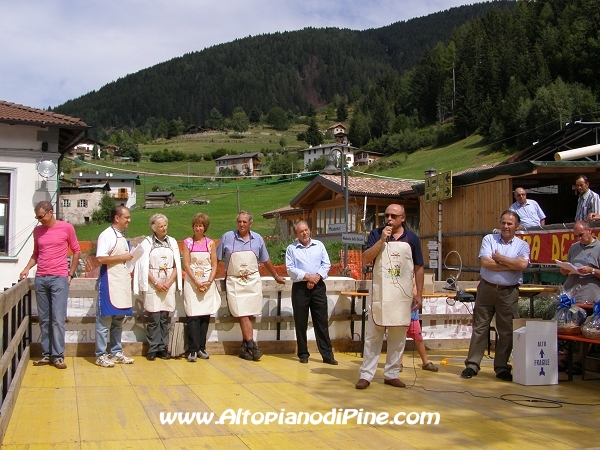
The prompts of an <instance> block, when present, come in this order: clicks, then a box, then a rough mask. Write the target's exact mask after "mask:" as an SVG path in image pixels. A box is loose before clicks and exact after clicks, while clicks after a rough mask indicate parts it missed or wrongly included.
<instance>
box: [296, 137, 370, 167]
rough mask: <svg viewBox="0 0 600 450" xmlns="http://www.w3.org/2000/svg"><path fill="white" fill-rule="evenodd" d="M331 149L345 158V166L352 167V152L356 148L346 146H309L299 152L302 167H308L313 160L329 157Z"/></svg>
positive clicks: (334, 144) (333, 144)
mask: <svg viewBox="0 0 600 450" xmlns="http://www.w3.org/2000/svg"><path fill="white" fill-rule="evenodd" d="M333 149H338V150H339V151H341V152H342V153H343V154H344V157H345V158H346V164H345V165H346V166H347V167H352V166H353V165H354V152H355V151H356V150H358V149H357V148H356V147H352V146H351V145H347V144H336V143H332V144H321V145H316V146H314V147H313V146H310V147H308V148H305V149H303V150H300V151H301V152H302V154H303V157H304V167H305V168H306V167H308V165H309V164H310V163H311V162H313V161H314V160H315V159H319V158H321V157H325V158H326V157H327V156H329V155H330V153H331V152H332V150H333Z"/></svg>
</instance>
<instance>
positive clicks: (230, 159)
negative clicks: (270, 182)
mask: <svg viewBox="0 0 600 450" xmlns="http://www.w3.org/2000/svg"><path fill="white" fill-rule="evenodd" d="M260 156H261V154H260V153H258V152H257V153H244V154H242V155H225V156H221V157H220V158H217V159H215V164H216V166H215V173H216V174H219V172H220V171H221V170H222V169H230V170H237V171H238V172H239V174H240V175H245V176H256V175H260V173H261V168H260Z"/></svg>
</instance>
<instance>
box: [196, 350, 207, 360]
mask: <svg viewBox="0 0 600 450" xmlns="http://www.w3.org/2000/svg"><path fill="white" fill-rule="evenodd" d="M198 358H202V359H208V358H210V356H209V355H208V353H206V351H205V350H198Z"/></svg>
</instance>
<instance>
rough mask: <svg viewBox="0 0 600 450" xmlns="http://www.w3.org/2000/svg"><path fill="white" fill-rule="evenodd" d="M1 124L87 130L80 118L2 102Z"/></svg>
mask: <svg viewBox="0 0 600 450" xmlns="http://www.w3.org/2000/svg"><path fill="white" fill-rule="evenodd" d="M0 122H1V123H11V124H30V125H44V126H47V125H56V126H61V127H68V128H71V127H74V128H87V127H88V126H87V124H86V123H85V122H84V121H83V120H81V119H78V118H75V117H70V116H65V115H63V114H56V113H53V112H51V111H45V110H43V109H36V108H31V107H29V106H24V105H19V104H17V103H11V102H6V101H3V100H0Z"/></svg>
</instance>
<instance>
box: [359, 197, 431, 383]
mask: <svg viewBox="0 0 600 450" xmlns="http://www.w3.org/2000/svg"><path fill="white" fill-rule="evenodd" d="M405 220H406V213H405V211H404V207H403V206H402V205H396V204H392V205H389V206H388V207H387V208H386V210H385V221H386V223H385V226H384V227H380V228H375V229H374V230H372V231H371V234H370V235H369V240H368V241H367V246H366V247H365V251H364V252H363V263H364V264H369V263H371V262H373V295H372V296H371V308H370V311H369V320H368V322H367V329H366V337H365V349H364V357H363V363H362V366H361V367H360V371H359V373H360V379H359V380H358V382H357V383H356V389H366V388H368V387H369V385H370V384H371V380H373V377H374V376H375V371H376V370H377V363H378V362H379V355H380V354H381V346H382V344H383V336H384V334H385V329H386V328H387V329H388V338H387V356H386V361H385V368H384V370H383V382H384V384H387V385H389V386H393V387H399V388H403V387H405V384H404V383H403V382H402V381H400V379H399V378H398V375H399V373H400V356H402V353H403V352H404V345H405V343H406V330H407V329H408V325H409V324H410V315H411V311H418V310H419V309H420V308H421V303H422V299H421V295H422V293H423V280H424V273H425V272H424V269H423V254H422V252H421V244H420V242H419V238H418V237H417V235H416V234H415V233H413V232H412V231H409V230H407V229H406V227H405V226H404V221H405ZM413 277H414V280H415V286H416V294H415V295H414V296H413Z"/></svg>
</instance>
